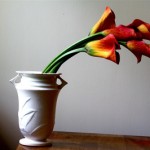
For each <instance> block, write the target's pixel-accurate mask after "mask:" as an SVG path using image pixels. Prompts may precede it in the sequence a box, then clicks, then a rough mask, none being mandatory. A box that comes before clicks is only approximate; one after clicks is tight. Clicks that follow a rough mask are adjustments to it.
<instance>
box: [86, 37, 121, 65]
mask: <svg viewBox="0 0 150 150" xmlns="http://www.w3.org/2000/svg"><path fill="white" fill-rule="evenodd" d="M85 48H86V50H87V53H88V54H89V55H91V56H95V57H102V58H106V59H109V60H111V61H113V62H115V63H117V64H119V60H120V59H119V53H118V52H116V49H120V46H119V44H118V42H117V40H116V39H115V37H114V35H112V34H109V35H108V36H106V37H105V38H102V39H100V40H95V41H91V42H89V43H87V44H86V46H85Z"/></svg>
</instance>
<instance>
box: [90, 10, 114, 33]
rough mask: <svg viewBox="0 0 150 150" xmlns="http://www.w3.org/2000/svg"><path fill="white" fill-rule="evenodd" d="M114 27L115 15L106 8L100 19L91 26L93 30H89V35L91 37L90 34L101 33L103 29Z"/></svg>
mask: <svg viewBox="0 0 150 150" xmlns="http://www.w3.org/2000/svg"><path fill="white" fill-rule="evenodd" d="M115 26H116V23H115V14H114V12H113V11H112V10H111V9H110V8H109V7H106V9H105V11H104V13H103V14H102V16H101V18H100V19H99V20H98V22H97V23H96V24H95V25H94V26H93V28H92V29H91V31H90V34H89V35H92V34H95V33H97V32H100V31H103V30H105V29H110V28H114V27H115Z"/></svg>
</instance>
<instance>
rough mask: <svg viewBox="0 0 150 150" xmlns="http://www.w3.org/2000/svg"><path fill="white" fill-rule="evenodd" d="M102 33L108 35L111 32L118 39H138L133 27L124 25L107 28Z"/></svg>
mask: <svg viewBox="0 0 150 150" xmlns="http://www.w3.org/2000/svg"><path fill="white" fill-rule="evenodd" d="M102 33H103V34H104V35H105V36H106V35H109V34H113V35H114V36H115V38H116V39H117V40H123V41H127V40H131V39H136V38H137V34H136V32H135V31H134V30H133V29H132V28H128V27H126V26H124V25H119V26H117V27H115V28H111V29H107V30H104V31H102Z"/></svg>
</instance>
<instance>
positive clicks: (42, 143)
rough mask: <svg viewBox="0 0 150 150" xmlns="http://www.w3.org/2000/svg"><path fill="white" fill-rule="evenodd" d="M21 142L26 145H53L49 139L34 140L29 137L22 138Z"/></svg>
mask: <svg viewBox="0 0 150 150" xmlns="http://www.w3.org/2000/svg"><path fill="white" fill-rule="evenodd" d="M19 143H20V144H21V145H25V146H51V145H52V143H51V142H50V141H48V140H46V141H34V140H30V139H27V138H23V139H20V140H19Z"/></svg>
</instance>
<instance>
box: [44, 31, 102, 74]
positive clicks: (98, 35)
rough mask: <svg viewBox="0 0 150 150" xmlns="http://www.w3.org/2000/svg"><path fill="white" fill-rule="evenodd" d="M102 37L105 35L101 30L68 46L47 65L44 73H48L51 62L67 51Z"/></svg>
mask: <svg viewBox="0 0 150 150" xmlns="http://www.w3.org/2000/svg"><path fill="white" fill-rule="evenodd" d="M100 37H104V35H103V34H102V33H101V32H98V33H95V34H93V35H90V36H87V37H86V38H84V39H82V40H80V41H78V42H76V43H75V44H73V45H71V46H70V47H68V48H66V49H65V50H64V51H63V52H61V53H60V54H59V55H58V56H57V57H55V58H54V59H53V60H52V61H51V62H50V63H49V64H48V65H47V66H46V67H45V69H44V70H43V71H42V73H48V72H49V71H48V70H49V67H50V66H51V64H52V63H53V62H55V61H56V60H57V59H58V58H59V57H61V56H62V55H64V54H65V53H67V52H69V51H71V50H73V49H77V48H81V47H84V46H85V45H86V43H88V42H89V41H91V40H96V39H97V38H100Z"/></svg>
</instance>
